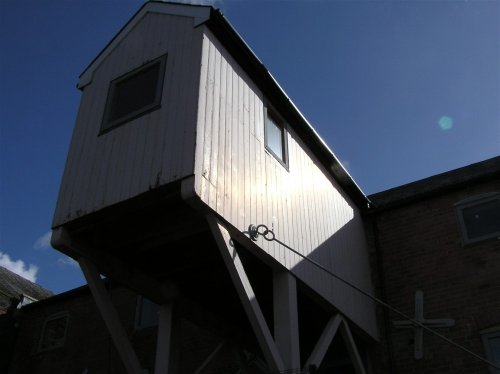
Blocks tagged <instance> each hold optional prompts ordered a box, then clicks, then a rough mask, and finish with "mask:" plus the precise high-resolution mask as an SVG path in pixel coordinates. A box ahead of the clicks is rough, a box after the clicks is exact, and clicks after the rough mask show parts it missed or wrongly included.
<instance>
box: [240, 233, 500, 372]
mask: <svg viewBox="0 0 500 374" xmlns="http://www.w3.org/2000/svg"><path fill="white" fill-rule="evenodd" d="M248 234H249V236H250V239H251V240H253V241H254V242H255V241H257V239H258V237H259V236H262V237H263V238H264V240H266V241H268V242H272V241H275V242H276V243H278V244H280V245H282V246H283V247H285V248H287V249H288V250H290V251H292V252H293V253H295V254H296V255H298V256H299V257H301V258H302V259H304V260H306V261H308V262H309V263H311V264H312V265H314V266H316V267H318V268H320V269H321V270H323V271H324V272H325V273H327V274H329V275H331V276H332V277H334V278H335V279H337V280H339V281H340V282H342V283H344V284H345V285H347V286H349V287H351V288H353V289H355V290H356V291H358V292H359V293H361V294H362V295H364V296H366V297H368V298H369V299H371V300H373V301H374V302H376V303H377V304H379V305H381V306H383V307H384V308H386V309H388V310H390V311H391V312H393V313H396V314H397V315H398V316H400V317H401V318H403V319H405V320H407V321H410V322H411V323H413V324H414V325H415V326H418V327H420V328H422V329H424V330H425V331H427V332H429V333H431V334H433V335H434V336H437V337H438V338H440V339H441V340H444V341H445V342H447V343H448V344H451V345H452V346H454V347H455V348H458V349H460V350H462V351H463V352H465V353H467V354H469V355H471V356H473V357H475V358H476V359H478V360H479V361H482V362H484V363H485V364H488V365H490V366H492V367H493V368H495V369H500V366H498V365H497V364H495V363H493V362H491V361H489V360H487V359H485V358H484V357H482V356H480V355H478V354H476V353H474V352H472V351H470V350H469V349H467V348H465V347H464V346H462V345H460V344H458V343H456V342H454V341H453V340H451V339H449V338H447V337H446V336H444V335H442V334H440V333H438V332H436V331H434V330H433V329H431V328H429V327H427V326H426V325H424V324H422V323H421V322H419V321H417V320H415V319H414V318H412V317H410V316H408V315H407V314H405V313H403V312H401V311H399V310H398V309H396V308H394V307H393V306H391V305H389V304H388V303H386V302H385V301H383V300H381V299H379V298H378V297H376V296H373V295H372V294H370V293H369V292H367V291H365V290H363V289H361V288H359V287H358V286H356V285H355V284H353V283H351V282H349V281H348V280H345V279H344V278H342V277H340V276H338V275H337V274H335V273H333V272H332V271H330V270H328V269H327V268H325V267H324V266H323V265H321V264H320V263H318V262H316V261H314V260H311V259H310V258H308V257H306V256H304V255H303V254H302V253H300V252H298V251H297V250H295V249H293V248H292V247H290V246H288V245H287V244H285V243H283V242H282V241H281V240H279V239H276V236H275V235H274V232H273V231H272V230H270V229H269V228H268V227H267V226H266V225H264V224H260V225H257V226H255V225H250V226H249V227H248Z"/></svg>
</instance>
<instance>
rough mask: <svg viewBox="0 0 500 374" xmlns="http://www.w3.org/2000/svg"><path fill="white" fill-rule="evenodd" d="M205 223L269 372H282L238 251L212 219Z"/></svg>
mask: <svg viewBox="0 0 500 374" xmlns="http://www.w3.org/2000/svg"><path fill="white" fill-rule="evenodd" d="M207 221H208V224H209V226H210V230H211V231H212V234H213V235H214V238H215V241H216V243H217V246H218V248H219V251H220V253H221V255H222V259H223V260H224V263H225V265H226V268H227V270H228V272H229V275H230V277H231V280H232V281H233V284H234V286H235V288H236V291H237V292H238V296H239V297H240V300H241V303H242V305H243V308H244V310H245V313H246V314H247V317H248V320H249V321H250V325H251V326H252V329H253V331H254V333H255V337H256V339H257V341H258V343H259V346H260V348H261V350H262V354H263V355H264V358H265V360H266V362H267V364H268V366H269V369H270V370H271V371H272V372H275V371H276V372H282V371H283V370H284V369H285V367H284V364H283V360H282V359H281V356H280V354H279V351H278V349H277V347H276V344H275V343H274V340H273V337H272V335H271V332H270V331H269V327H268V325H267V322H266V320H265V318H264V315H263V314H262V311H261V309H260V306H259V303H258V301H257V298H256V297H255V293H254V291H253V289H252V285H251V284H250V281H249V279H248V277H247V274H246V272H245V269H244V268H243V264H242V263H241V260H240V257H239V255H238V252H236V248H235V247H234V245H232V244H231V236H230V235H229V232H228V231H227V230H226V229H225V228H224V226H223V225H221V224H220V223H219V222H218V220H217V219H216V218H215V217H214V216H212V215H208V216H207Z"/></svg>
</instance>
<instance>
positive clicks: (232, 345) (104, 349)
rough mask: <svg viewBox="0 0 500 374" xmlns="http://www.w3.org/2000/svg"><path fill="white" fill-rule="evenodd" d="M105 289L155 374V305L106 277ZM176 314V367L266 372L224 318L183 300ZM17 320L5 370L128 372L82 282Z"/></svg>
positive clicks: (29, 307) (245, 340) (34, 305)
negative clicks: (80, 284) (240, 369)
mask: <svg viewBox="0 0 500 374" xmlns="http://www.w3.org/2000/svg"><path fill="white" fill-rule="evenodd" d="M106 288H107V291H108V293H109V295H110V298H111V299H112V302H113V305H114V306H115V308H116V310H117V311H118V316H119V320H120V322H121V323H122V325H123V326H124V328H125V331H126V333H127V335H128V337H129V338H130V341H131V343H132V346H133V347H134V351H135V353H136V354H137V357H138V358H139V360H140V362H141V365H142V367H143V369H144V370H146V371H147V372H149V373H153V372H154V363H155V353H156V341H157V327H158V306H157V305H155V304H153V303H152V302H151V301H149V300H147V299H144V298H142V297H140V296H138V295H137V294H136V293H134V292H132V291H130V290H128V289H126V288H124V287H122V286H120V285H116V284H114V283H113V282H110V281H107V282H106ZM175 314H176V317H174V319H175V324H174V327H173V328H174V329H175V332H174V334H175V335H176V337H175V339H176V340H178V341H179V344H178V345H176V348H175V349H174V352H173V366H172V370H175V372H176V373H186V374H188V373H194V372H195V371H196V370H197V369H199V368H203V369H204V370H212V371H210V372H213V373H223V372H232V371H234V370H236V369H237V368H238V367H240V366H241V367H245V369H246V371H247V372H248V373H263V372H264V371H262V370H261V368H262V367H263V366H262V365H263V362H262V360H260V359H259V358H258V355H256V354H254V353H253V352H252V351H253V350H254V349H255V342H254V341H253V340H252V339H248V337H246V336H241V335H240V336H238V335H237V334H234V333H232V331H230V330H229V329H228V328H227V326H228V325H230V324H228V323H227V322H223V321H221V320H220V319H219V318H217V316H214V315H211V314H210V311H208V310H204V309H203V308H202V307H200V306H196V307H194V306H193V304H192V303H190V302H189V301H187V300H179V301H178V303H177V307H176V310H175ZM177 316H179V317H178V318H177ZM181 316H182V317H181ZM17 326H18V328H17V337H16V338H14V339H12V340H11V341H10V345H12V346H14V347H15V350H14V354H13V355H12V357H11V363H10V368H9V370H8V373H12V374H21V373H61V374H62V373H68V374H69V373H75V374H76V373H78V374H81V373H88V374H90V373H102V374H104V373H124V372H126V370H125V368H124V366H123V363H122V360H121V359H120V357H119V355H118V353H117V350H116V349H115V345H114V344H113V341H112V339H111V336H110V334H109V332H108V330H107V328H106V325H105V323H104V322H103V320H102V318H101V315H100V314H99V310H98V308H97V307H96V304H95V302H94V300H93V298H92V295H91V293H90V290H89V288H88V287H87V286H83V287H79V288H76V289H74V290H70V291H68V292H65V293H62V294H59V295H56V296H53V297H51V298H48V299H45V300H42V301H39V302H36V303H32V304H30V305H27V306H25V307H23V308H22V312H21V313H20V314H19V315H18V317H17ZM200 326H203V327H200ZM240 330H243V331H244V330H245V327H242V328H241V329H240ZM2 338H3V337H2ZM215 355H216V356H217V357H214V359H212V360H207V359H208V358H210V357H212V356H215ZM205 361H206V363H205Z"/></svg>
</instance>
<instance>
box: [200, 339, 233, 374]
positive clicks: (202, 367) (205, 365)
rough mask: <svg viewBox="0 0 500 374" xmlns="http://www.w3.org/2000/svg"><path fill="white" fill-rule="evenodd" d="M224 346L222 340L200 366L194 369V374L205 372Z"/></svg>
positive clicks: (224, 342)
mask: <svg viewBox="0 0 500 374" xmlns="http://www.w3.org/2000/svg"><path fill="white" fill-rule="evenodd" d="M225 344H226V341H225V340H223V341H221V342H220V343H219V344H217V347H215V349H214V350H213V351H212V352H211V353H210V354H209V355H208V357H207V358H206V359H205V361H203V362H202V363H201V365H200V366H199V367H198V369H196V371H195V372H194V374H202V373H203V371H205V370H207V369H208V367H209V366H210V364H211V363H212V361H213V359H214V358H215V357H216V356H217V354H218V353H219V352H220V350H221V349H222V347H224V345H225Z"/></svg>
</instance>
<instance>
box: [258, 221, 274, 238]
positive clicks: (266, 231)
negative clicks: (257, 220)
mask: <svg viewBox="0 0 500 374" xmlns="http://www.w3.org/2000/svg"><path fill="white" fill-rule="evenodd" d="M260 228H263V229H264V230H263V231H259V229H260ZM255 231H256V232H257V234H259V235H260V236H262V237H263V238H264V239H265V240H267V241H268V242H271V241H273V240H274V232H273V231H272V230H269V228H268V227H267V226H266V225H264V224H260V225H258V226H257V227H256V228H255Z"/></svg>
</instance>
